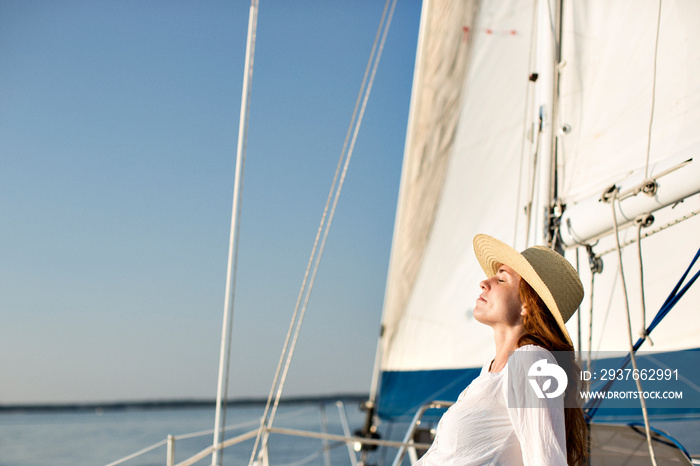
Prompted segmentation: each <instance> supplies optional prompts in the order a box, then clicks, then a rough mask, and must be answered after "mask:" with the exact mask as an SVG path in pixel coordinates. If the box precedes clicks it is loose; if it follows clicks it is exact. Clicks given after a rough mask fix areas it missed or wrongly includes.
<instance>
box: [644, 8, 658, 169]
mask: <svg viewBox="0 0 700 466" xmlns="http://www.w3.org/2000/svg"><path fill="white" fill-rule="evenodd" d="M661 3H662V0H659V14H658V16H657V19H656V43H655V44H654V79H653V81H652V86H651V115H650V117H649V136H648V138H647V162H646V168H645V170H644V178H648V177H649V155H650V154H651V128H652V126H653V125H654V109H655V107H656V68H657V64H658V57H659V35H660V32H661Z"/></svg>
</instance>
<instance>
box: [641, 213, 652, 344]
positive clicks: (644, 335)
mask: <svg viewBox="0 0 700 466" xmlns="http://www.w3.org/2000/svg"><path fill="white" fill-rule="evenodd" d="M643 226H644V222H639V225H637V257H638V258H639V291H640V293H641V305H642V329H641V331H640V332H639V336H640V337H642V338H647V337H648V335H647V331H646V329H647V306H646V299H645V297H644V261H643V260H642V227H643ZM649 344H650V345H651V346H654V342H653V341H651V338H649Z"/></svg>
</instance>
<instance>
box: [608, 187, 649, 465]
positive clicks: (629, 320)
mask: <svg viewBox="0 0 700 466" xmlns="http://www.w3.org/2000/svg"><path fill="white" fill-rule="evenodd" d="M617 194H618V190H617V189H615V190H614V191H613V193H612V199H611V202H610V205H611V206H612V217H613V229H614V233H615V241H616V243H617V257H618V260H619V262H620V279H621V281H622V292H623V294H624V297H625V310H626V311H627V331H628V336H629V346H630V352H629V355H630V358H631V360H632V367H633V368H634V371H635V372H636V371H637V358H636V357H635V350H634V344H633V342H632V318H631V316H630V304H629V298H628V296H627V284H626V283H625V272H624V266H623V264H622V248H621V247H620V236H619V232H618V228H617V216H616V213H615V201H616V200H617ZM618 204H619V202H618ZM635 383H636V385H637V391H638V392H639V395H640V397H639V402H640V404H641V406H642V416H643V417H644V426H645V428H646V437H647V446H648V447H649V455H650V456H651V464H652V465H653V466H656V455H655V453H654V445H653V444H652V442H651V430H650V428H649V415H648V413H647V404H646V400H644V397H643V396H641V395H642V393H643V391H642V381H641V380H639V378H637V380H636V381H635Z"/></svg>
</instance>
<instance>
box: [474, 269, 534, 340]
mask: <svg viewBox="0 0 700 466" xmlns="http://www.w3.org/2000/svg"><path fill="white" fill-rule="evenodd" d="M479 286H480V287H481V294H480V295H479V298H478V299H477V300H476V306H475V307H474V318H475V319H476V320H478V321H479V322H481V323H483V324H486V325H490V326H492V327H493V326H497V325H506V326H516V325H518V324H520V322H521V321H522V314H523V303H522V301H521V300H520V275H518V274H517V273H516V272H515V271H514V270H513V269H511V268H510V267H508V266H507V265H501V266H500V267H499V269H498V272H497V273H496V275H494V276H493V277H491V278H488V279H486V280H484V281H482V282H481V283H480V284H479Z"/></svg>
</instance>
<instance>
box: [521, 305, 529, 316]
mask: <svg viewBox="0 0 700 466" xmlns="http://www.w3.org/2000/svg"><path fill="white" fill-rule="evenodd" d="M527 313H528V309H527V304H525V303H523V304H522V306H521V307H520V315H521V316H525V315H526V314H527Z"/></svg>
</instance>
